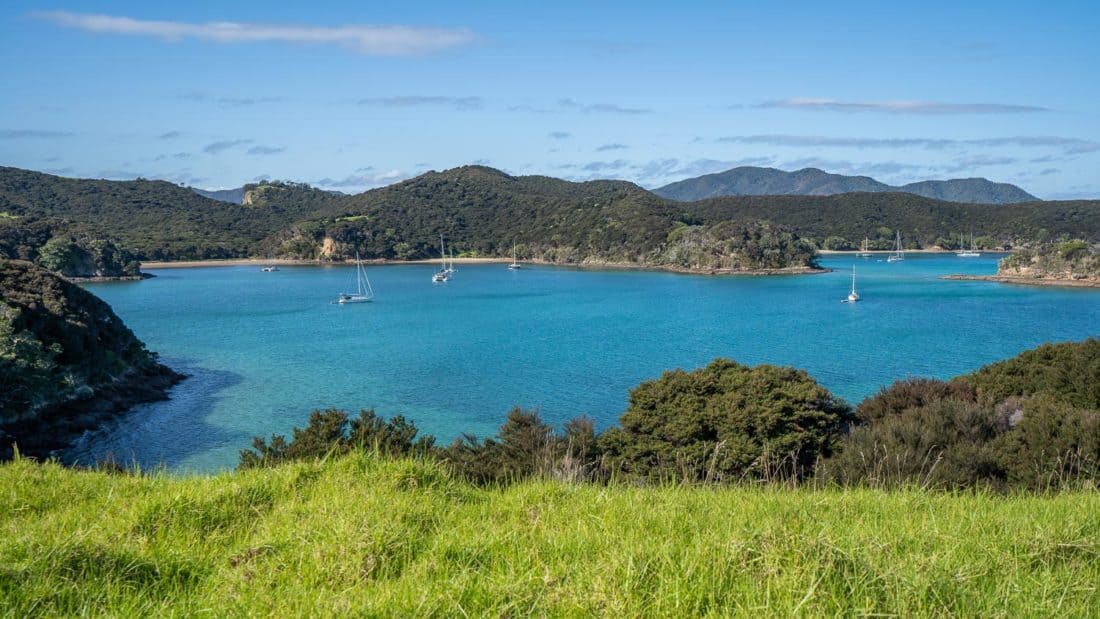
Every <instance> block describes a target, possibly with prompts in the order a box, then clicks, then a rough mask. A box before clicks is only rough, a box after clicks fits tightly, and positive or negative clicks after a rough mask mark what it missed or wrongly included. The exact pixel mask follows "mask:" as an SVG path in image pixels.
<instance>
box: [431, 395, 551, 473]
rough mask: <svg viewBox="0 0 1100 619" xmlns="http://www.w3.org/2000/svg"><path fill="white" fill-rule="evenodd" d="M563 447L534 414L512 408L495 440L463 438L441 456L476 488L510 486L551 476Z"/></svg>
mask: <svg viewBox="0 0 1100 619" xmlns="http://www.w3.org/2000/svg"><path fill="white" fill-rule="evenodd" d="M565 447H566V443H565V441H563V439H562V437H560V436H558V435H557V434H556V433H555V432H554V428H553V427H552V426H550V425H549V424H546V423H544V422H543V421H542V418H541V417H539V414H538V413H537V412H535V411H526V410H523V409H521V408H519V407H518V406H517V407H514V408H512V410H510V411H508V416H507V418H506V419H505V421H504V425H502V426H500V430H499V431H498V432H497V436H496V437H495V438H487V439H485V440H484V441H479V440H477V438H475V437H473V436H470V435H465V436H463V437H461V438H458V439H455V441H454V442H453V443H452V444H451V445H450V446H449V447H447V448H446V449H444V450H442V452H441V453H440V456H441V457H442V458H443V460H444V461H446V462H448V463H449V464H450V465H451V466H452V467H454V469H455V471H456V472H457V473H458V474H459V475H461V476H462V477H463V478H465V479H467V480H469V481H472V482H474V483H479V484H488V483H510V482H514V481H519V480H522V479H526V478H528V477H531V476H533V475H535V474H539V473H541V474H546V475H548V474H550V472H551V471H552V470H553V469H554V467H555V466H556V465H557V464H558V463H559V461H560V460H561V458H562V456H563V455H564V452H565Z"/></svg>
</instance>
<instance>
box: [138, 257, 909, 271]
mask: <svg viewBox="0 0 1100 619" xmlns="http://www.w3.org/2000/svg"><path fill="white" fill-rule="evenodd" d="M885 253H890V252H885ZM511 261H512V260H511V258H505V257H501V258H455V259H454V260H453V262H454V264H509V263H511ZM363 262H364V263H365V264H371V265H406V264H409V265H413V264H438V262H439V260H438V259H427V260H364V261H363ZM347 264H354V261H352V260H298V259H291V258H273V259H270V260H261V259H257V258H232V259H227V260H181V261H171V262H168V261H150V262H142V263H141V268H142V269H190V268H202V267H233V266H254V267H256V268H257V269H259V268H262V267H265V266H334V265H347ZM520 264H524V265H536V266H553V267H563V268H570V269H592V270H598V269H605V270H638V271H666V272H670V273H683V274H685V275H814V274H817V273H828V272H830V271H831V269H824V268H815V267H807V266H798V267H785V268H780V269H749V270H733V269H692V268H688V267H679V266H675V265H659V264H639V263H634V262H602V261H586V262H549V261H545V260H521V261H520Z"/></svg>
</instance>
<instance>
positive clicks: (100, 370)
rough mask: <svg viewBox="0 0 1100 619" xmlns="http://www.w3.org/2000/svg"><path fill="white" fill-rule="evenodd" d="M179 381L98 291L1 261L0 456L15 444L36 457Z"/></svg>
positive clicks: (25, 264)
mask: <svg viewBox="0 0 1100 619" xmlns="http://www.w3.org/2000/svg"><path fill="white" fill-rule="evenodd" d="M180 378H182V377H181V376H179V375H178V374H176V373H175V372H173V371H172V370H170V369H169V368H167V367H165V366H163V365H161V364H160V363H158V362H157V357H156V354H154V353H151V352H149V351H148V350H146V349H145V345H144V344H143V343H142V342H141V341H140V340H138V339H137V338H136V337H134V334H133V333H132V332H131V331H130V329H129V328H127V327H126V325H125V324H123V322H122V320H121V319H120V318H119V317H118V316H117V315H115V313H114V312H113V311H111V308H110V306H108V305H107V304H106V303H104V302H103V301H101V300H100V299H99V298H97V297H96V296H95V295H93V294H92V293H90V292H87V291H86V290H84V289H83V288H81V287H79V286H76V285H73V284H70V283H69V282H67V281H65V280H64V279H62V278H60V277H58V276H57V275H54V274H53V273H51V272H49V271H47V270H45V269H43V268H40V267H36V266H34V265H33V264H31V263H29V262H24V261H20V260H0V459H4V458H5V457H6V456H7V455H8V454H10V453H11V452H10V449H11V443H12V441H17V442H18V443H19V444H20V445H21V446H23V448H24V449H25V450H27V452H28V453H36V454H45V453H48V451H49V450H51V449H56V448H58V447H62V446H64V445H65V444H67V442H68V441H70V440H72V438H74V437H75V436H77V435H79V433H80V432H83V431H84V430H86V429H89V428H92V427H95V426H96V425H97V424H98V423H99V422H100V421H101V419H103V418H104V417H109V416H111V413H114V412H116V411H121V410H126V409H127V408H130V407H131V406H133V405H135V404H137V403H139V402H148V401H151V400H156V399H161V398H163V397H164V393H165V390H167V388H168V387H170V386H171V385H172V384H174V383H175V382H177V381H178V380H179V379H180Z"/></svg>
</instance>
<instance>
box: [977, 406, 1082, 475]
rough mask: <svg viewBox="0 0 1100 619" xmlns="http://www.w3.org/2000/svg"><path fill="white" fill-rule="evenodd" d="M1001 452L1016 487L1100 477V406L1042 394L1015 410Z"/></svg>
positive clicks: (999, 443)
mask: <svg viewBox="0 0 1100 619" xmlns="http://www.w3.org/2000/svg"><path fill="white" fill-rule="evenodd" d="M1011 414H1012V415H1013V417H1012V418H1011V419H1010V421H1012V422H1015V426H1014V427H1013V429H1012V431H1011V432H1008V433H1006V434H1005V435H1004V436H1003V437H1001V439H1000V440H999V441H998V443H997V445H996V448H997V455H998V459H999V461H1000V463H1001V465H1002V466H1003V468H1004V470H1005V472H1006V473H1007V476H1008V481H1009V484H1010V485H1011V486H1013V487H1020V488H1028V489H1032V490H1045V489H1051V488H1061V487H1065V486H1073V485H1079V484H1080V483H1085V484H1092V485H1096V483H1097V481H1100V411H1096V410H1084V409H1079V408H1075V407H1073V406H1069V405H1066V404H1062V403H1059V402H1058V401H1057V400H1056V399H1055V398H1053V397H1052V396H1050V395H1040V396H1036V397H1034V398H1031V399H1030V400H1028V401H1027V402H1024V403H1023V405H1022V407H1020V408H1016V410H1012V411H1011Z"/></svg>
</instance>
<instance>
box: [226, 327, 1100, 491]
mask: <svg viewBox="0 0 1100 619" xmlns="http://www.w3.org/2000/svg"><path fill="white" fill-rule="evenodd" d="M355 449H361V450H368V451H373V452H375V453H377V454H379V455H380V456H382V457H409V456H415V457H428V458H436V459H439V460H441V461H443V462H445V463H447V464H448V465H449V466H451V467H452V469H453V470H454V471H455V473H456V474H457V475H459V476H460V477H462V478H465V479H467V480H470V481H472V482H474V483H479V484H507V483H512V482H515V481H519V480H522V479H526V478H530V477H546V478H554V479H561V480H567V481H573V482H588V483H609V482H616V483H620V482H625V483H663V482H678V483H693V484H694V483H743V482H750V483H755V482H781V483H785V484H822V483H824V484H836V485H852V486H872V487H881V488H896V487H905V486H913V485H918V486H921V487H924V488H940V489H959V488H988V489H993V490H1012V489H1027V490H1052V489H1060V488H1070V487H1074V488H1077V487H1081V486H1085V487H1096V486H1097V484H1098V483H1100V339H1088V340H1085V341H1083V342H1080V343H1065V344H1056V345H1051V344H1047V345H1044V346H1040V347H1039V348H1036V349H1033V350H1030V351H1027V352H1024V353H1022V354H1021V355H1019V356H1018V357H1015V358H1013V359H1009V360H1007V361H1002V362H999V363H995V364H992V365H989V366H986V367H984V368H982V369H980V370H978V371H977V372H974V373H971V374H967V375H964V376H960V377H957V378H955V379H952V380H950V381H942V380H935V379H919V378H917V379H912V378H911V379H906V380H900V381H897V382H895V383H894V384H893V385H891V386H889V387H885V388H883V389H882V390H880V391H879V392H878V393H877V394H875V395H873V396H871V397H869V398H867V399H865V400H864V401H862V402H860V403H859V404H858V405H857V406H855V407H854V408H853V407H852V406H850V405H849V404H847V403H846V402H844V401H842V400H840V399H839V398H837V397H835V396H833V395H832V394H830V393H829V392H828V391H827V390H826V389H825V388H824V387H822V386H821V385H820V384H818V383H817V382H816V381H815V380H814V379H813V378H812V377H810V376H809V375H808V374H806V373H805V372H804V371H800V370H795V369H792V368H783V367H776V366H771V365H759V366H755V367H748V366H744V365H741V364H738V363H736V362H734V361H730V360H727V359H717V360H715V361H713V362H712V363H710V364H709V365H707V366H706V367H703V368H700V369H697V370H694V371H690V372H689V371H684V370H674V371H670V372H666V373H665V374H663V375H662V376H661V377H660V378H658V379H656V380H652V381H646V382H644V383H642V384H641V385H639V386H638V387H636V388H634V389H633V390H631V392H630V398H629V404H628V407H627V410H626V412H624V413H623V415H622V417H621V418H620V420H619V424H618V425H616V426H613V427H611V428H608V429H605V430H603V431H602V432H600V431H597V429H596V427H595V424H594V422H593V421H592V420H591V419H589V418H586V417H579V418H576V419H573V420H571V421H569V422H567V423H566V424H564V425H563V426H562V428H560V429H557V428H555V427H553V426H551V425H550V424H547V423H546V422H544V421H543V420H542V419H541V417H540V416H539V414H538V412H537V411H530V410H524V409H522V408H519V407H517V408H514V409H513V410H511V411H510V412H509V413H508V414H507V417H506V419H505V421H504V423H503V425H502V426H501V427H500V429H499V431H498V432H497V434H496V435H495V436H493V437H489V438H483V439H482V438H478V437H474V436H468V435H467V436H462V437H459V438H457V439H455V440H454V441H453V442H451V443H450V444H448V445H439V444H437V442H436V440H435V439H434V437H431V436H422V435H420V433H419V432H418V430H417V428H416V427H415V425H414V424H413V423H412V422H410V421H409V420H407V419H405V418H403V417H400V416H397V417H393V418H391V419H389V420H385V419H383V418H382V417H380V416H379V415H377V413H376V412H375V411H373V410H366V411H360V413H359V416H358V417H357V418H355V419H349V416H348V414H347V413H346V412H344V411H340V410H333V409H330V410H325V411H314V412H313V413H312V414H311V416H310V419H309V422H308V424H307V425H306V426H305V427H304V428H295V429H294V431H293V436H292V438H291V439H290V440H287V439H286V438H285V437H283V436H272V437H271V438H270V439H264V438H262V437H256V438H255V439H254V440H253V446H252V448H251V449H246V450H244V451H242V452H241V456H240V463H239V466H240V467H241V468H252V467H262V466H274V465H277V464H279V463H282V462H286V461H291V460H300V459H313V458H320V457H336V456H338V455H339V454H341V453H344V452H348V451H351V450H355Z"/></svg>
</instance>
